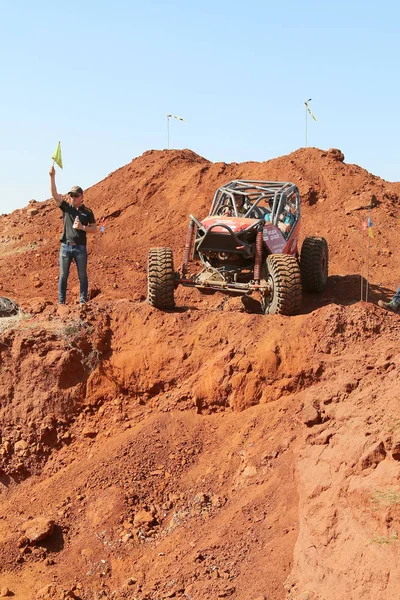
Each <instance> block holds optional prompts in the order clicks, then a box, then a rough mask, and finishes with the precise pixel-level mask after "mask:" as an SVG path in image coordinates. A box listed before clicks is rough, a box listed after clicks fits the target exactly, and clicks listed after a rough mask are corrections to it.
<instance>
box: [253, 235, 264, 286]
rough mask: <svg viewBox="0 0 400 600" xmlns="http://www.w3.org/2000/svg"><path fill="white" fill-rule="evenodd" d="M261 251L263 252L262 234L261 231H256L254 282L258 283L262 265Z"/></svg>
mask: <svg viewBox="0 0 400 600" xmlns="http://www.w3.org/2000/svg"><path fill="white" fill-rule="evenodd" d="M262 250H263V232H262V229H259V231H257V237H256V257H255V263H254V280H255V281H257V282H259V281H260V279H261V263H262Z"/></svg>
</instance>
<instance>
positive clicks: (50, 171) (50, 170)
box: [49, 165, 56, 177]
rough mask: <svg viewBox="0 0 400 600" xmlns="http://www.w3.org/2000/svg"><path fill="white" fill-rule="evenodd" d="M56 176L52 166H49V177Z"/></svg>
mask: <svg viewBox="0 0 400 600" xmlns="http://www.w3.org/2000/svg"><path fill="white" fill-rule="evenodd" d="M55 174H56V170H55V168H54V165H51V167H50V169H49V175H50V177H54V176H55Z"/></svg>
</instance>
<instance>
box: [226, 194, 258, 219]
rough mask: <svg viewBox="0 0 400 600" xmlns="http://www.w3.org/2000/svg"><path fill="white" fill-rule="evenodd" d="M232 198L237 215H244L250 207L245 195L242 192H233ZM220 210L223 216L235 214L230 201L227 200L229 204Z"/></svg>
mask: <svg viewBox="0 0 400 600" xmlns="http://www.w3.org/2000/svg"><path fill="white" fill-rule="evenodd" d="M234 198H235V203H236V208H237V212H238V215H239V217H241V216H244V215H245V214H246V213H247V211H248V210H249V208H251V204H250V202H249V201H248V199H247V197H246V196H244V195H242V194H234ZM221 212H222V214H223V215H224V216H225V217H234V216H235V211H234V210H233V206H232V203H231V202H229V205H228V206H225V207H224V208H223V210H222V211H221Z"/></svg>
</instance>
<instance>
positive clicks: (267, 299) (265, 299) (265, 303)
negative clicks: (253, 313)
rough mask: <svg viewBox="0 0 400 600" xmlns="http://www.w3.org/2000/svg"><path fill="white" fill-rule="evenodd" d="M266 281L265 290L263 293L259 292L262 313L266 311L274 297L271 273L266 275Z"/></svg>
mask: <svg viewBox="0 0 400 600" xmlns="http://www.w3.org/2000/svg"><path fill="white" fill-rule="evenodd" d="M266 282H267V291H266V292H265V294H261V308H262V309H263V312H264V313H266V312H267V310H268V308H269V307H270V306H271V304H272V300H273V297H274V280H273V278H272V276H271V275H269V276H268V277H267V279H266Z"/></svg>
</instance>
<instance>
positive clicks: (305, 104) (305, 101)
mask: <svg viewBox="0 0 400 600" xmlns="http://www.w3.org/2000/svg"><path fill="white" fill-rule="evenodd" d="M311 100H312V98H309V99H308V100H304V108H305V110H306V148H307V119H308V115H307V113H308V110H307V102H311Z"/></svg>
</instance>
